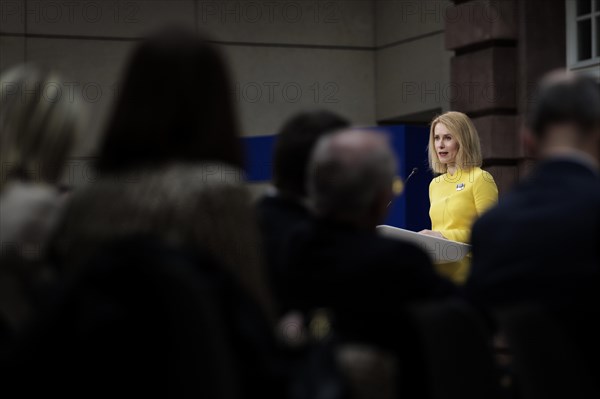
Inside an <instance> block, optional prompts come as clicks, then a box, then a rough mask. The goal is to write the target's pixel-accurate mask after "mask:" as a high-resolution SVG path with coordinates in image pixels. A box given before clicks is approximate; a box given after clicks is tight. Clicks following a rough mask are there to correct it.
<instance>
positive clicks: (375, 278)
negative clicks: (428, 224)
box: [285, 130, 455, 348]
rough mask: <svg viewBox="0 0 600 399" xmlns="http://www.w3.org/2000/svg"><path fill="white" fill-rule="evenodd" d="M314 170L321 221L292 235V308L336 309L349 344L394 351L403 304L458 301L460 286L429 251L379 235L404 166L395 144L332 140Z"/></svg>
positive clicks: (374, 136)
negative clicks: (441, 271) (400, 167)
mask: <svg viewBox="0 0 600 399" xmlns="http://www.w3.org/2000/svg"><path fill="white" fill-rule="evenodd" d="M308 170H309V175H308V190H309V200H310V204H311V207H312V209H313V210H314V212H315V216H316V218H315V220H314V221H313V222H310V223H307V224H305V225H303V226H301V227H299V228H298V229H296V230H295V231H294V232H293V233H292V235H291V237H290V240H289V245H288V247H287V249H286V250H285V261H286V268H287V270H288V272H289V274H288V275H287V284H286V297H285V304H286V307H288V308H290V309H298V310H300V311H302V312H304V313H308V312H311V311H313V310H315V309H318V308H328V309H329V310H330V311H331V313H332V315H333V320H334V323H335V327H336V331H337V333H338V334H339V335H340V336H341V337H342V339H344V340H345V339H348V340H353V341H361V342H365V343H370V344H374V345H376V346H381V347H388V348H389V347H393V346H394V345H395V343H396V341H397V340H398V338H399V336H398V332H399V328H400V327H399V326H398V324H397V323H398V322H399V320H400V318H399V314H398V313H399V309H400V307H401V306H402V305H405V304H407V303H409V302H411V301H415V300H427V299H434V298H442V297H446V296H449V295H452V294H453V293H454V292H455V287H454V285H453V284H452V283H451V282H449V281H448V280H445V279H444V278H442V277H441V276H439V275H438V274H436V272H435V271H434V270H433V267H432V264H431V261H430V259H429V258H428V257H427V255H426V254H425V253H424V252H423V251H421V250H420V249H418V248H417V247H415V246H413V245H412V244H409V243H405V242H401V241H395V240H391V239H387V238H383V237H380V236H379V235H377V233H376V230H375V228H376V226H377V225H378V224H379V223H381V222H382V221H383V219H384V218H385V215H386V213H387V205H388V203H389V202H390V200H391V199H392V197H393V190H392V184H393V181H394V176H395V170H396V160H395V157H394V154H393V152H392V150H391V149H390V146H389V143H388V140H387V137H386V136H385V135H383V134H381V133H377V132H372V131H360V130H347V131H343V132H339V133H334V134H332V135H328V136H326V137H324V138H322V139H321V140H320V141H319V143H318V144H317V146H316V148H315V150H314V152H313V154H312V158H311V162H310V164H309V169H308Z"/></svg>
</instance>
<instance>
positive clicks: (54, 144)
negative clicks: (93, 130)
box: [0, 65, 81, 191]
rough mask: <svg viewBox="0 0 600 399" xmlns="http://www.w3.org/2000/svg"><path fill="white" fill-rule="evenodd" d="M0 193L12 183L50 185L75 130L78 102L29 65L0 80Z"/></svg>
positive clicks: (57, 80) (51, 76)
mask: <svg viewBox="0 0 600 399" xmlns="http://www.w3.org/2000/svg"><path fill="white" fill-rule="evenodd" d="M0 90H1V92H0V97H1V98H0V159H1V160H2V165H1V166H2V171H1V172H2V173H1V176H0V191H2V189H3V187H4V186H5V184H6V183H7V182H8V181H10V180H14V179H18V180H26V181H36V182H45V183H50V184H55V183H57V181H58V180H59V178H60V177H61V173H62V171H63V167H64V165H65V162H66V159H67V156H68V155H69V153H70V151H71V150H72V148H73V145H74V143H75V138H76V132H77V130H78V129H79V127H80V121H81V103H80V102H79V100H78V99H77V98H76V97H75V96H70V95H68V93H66V92H65V90H64V85H63V84H62V80H61V79H60V77H59V76H58V75H56V74H54V73H52V72H45V71H42V70H40V69H38V68H37V67H34V66H32V65H19V66H17V67H14V68H12V69H10V70H8V71H6V72H5V73H3V74H2V75H1V76H0Z"/></svg>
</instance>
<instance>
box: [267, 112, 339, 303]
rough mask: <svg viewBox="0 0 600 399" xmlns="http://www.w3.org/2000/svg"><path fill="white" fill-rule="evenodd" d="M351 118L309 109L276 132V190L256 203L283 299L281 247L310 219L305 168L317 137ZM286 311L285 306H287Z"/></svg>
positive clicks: (274, 282) (273, 278)
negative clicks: (299, 226) (297, 228)
mask: <svg viewBox="0 0 600 399" xmlns="http://www.w3.org/2000/svg"><path fill="white" fill-rule="evenodd" d="M348 126H349V122H348V121H347V120H345V119H343V118H342V117H340V116H338V115H336V114H334V113H333V112H330V111H322V110H316V111H307V112H302V113H300V114H297V115H295V116H294V117H292V118H291V119H290V120H288V121H287V122H286V123H285V124H284V125H283V127H282V128H281V130H280V132H279V133H278V134H277V138H276V142H275V149H274V153H273V184H274V186H275V190H276V191H275V192H273V193H268V194H267V195H265V196H264V197H262V198H261V199H260V200H259V201H258V204H257V210H258V217H259V223H260V227H261V232H262V234H263V240H264V244H265V256H266V261H267V268H268V274H269V280H270V284H271V287H272V288H273V291H274V293H275V296H276V298H277V299H279V300H280V299H281V297H282V295H284V293H283V292H280V289H282V288H283V287H284V278H285V270H284V269H283V267H284V265H282V259H281V258H282V256H283V255H282V250H283V248H284V246H285V243H286V241H287V238H288V237H289V235H290V232H292V231H293V230H294V228H296V227H297V226H298V225H299V224H302V223H304V222H307V221H308V220H310V218H311V215H310V211H309V209H308V207H307V190H306V174H307V173H306V172H307V168H308V162H309V159H310V154H311V151H312V149H313V147H314V146H315V144H316V142H317V140H318V139H319V138H320V137H322V136H323V135H325V134H327V133H330V132H331V131H334V130H339V129H342V128H345V127H348ZM284 311H285V309H284Z"/></svg>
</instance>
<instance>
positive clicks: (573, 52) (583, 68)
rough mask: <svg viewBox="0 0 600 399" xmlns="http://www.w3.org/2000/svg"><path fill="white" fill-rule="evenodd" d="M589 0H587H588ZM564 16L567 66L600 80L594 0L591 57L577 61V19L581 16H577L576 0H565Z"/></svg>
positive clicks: (598, 13) (596, 10)
mask: <svg viewBox="0 0 600 399" xmlns="http://www.w3.org/2000/svg"><path fill="white" fill-rule="evenodd" d="M588 1H589V0H588ZM565 7H566V18H567V21H566V22H567V26H566V27H567V68H568V69H569V70H570V71H573V72H577V73H585V74H589V75H592V76H594V77H595V78H596V79H598V81H600V53H598V44H597V43H596V41H597V40H599V39H598V37H597V36H598V33H596V34H594V32H600V26H598V24H597V21H596V17H598V16H599V15H600V9H596V0H592V43H591V44H592V58H591V59H589V60H584V61H577V50H578V46H577V21H578V20H580V19H582V17H577V0H565Z"/></svg>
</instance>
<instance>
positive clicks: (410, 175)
mask: <svg viewBox="0 0 600 399" xmlns="http://www.w3.org/2000/svg"><path fill="white" fill-rule="evenodd" d="M418 171H419V168H417V167H415V168H412V170H411V171H410V173H409V175H408V177H407V178H406V180H404V187H406V184H407V183H408V181H409V180H410V178H411V177H413V175H414V174H415V173H417V172H418ZM399 183H400V184H402V181H401V180H400V181H399ZM400 191H402V189H400ZM392 201H394V200H393V199H392ZM392 201H390V202H389V203H388V204H387V207H388V208H389V207H390V205H392Z"/></svg>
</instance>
